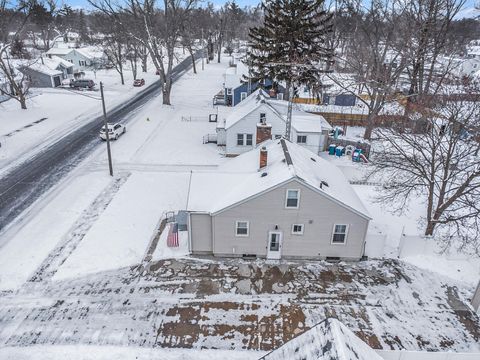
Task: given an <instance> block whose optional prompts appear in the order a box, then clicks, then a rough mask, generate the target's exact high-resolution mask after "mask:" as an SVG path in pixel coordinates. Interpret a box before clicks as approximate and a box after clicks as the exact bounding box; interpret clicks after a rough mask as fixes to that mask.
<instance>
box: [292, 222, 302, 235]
mask: <svg viewBox="0 0 480 360" xmlns="http://www.w3.org/2000/svg"><path fill="white" fill-rule="evenodd" d="M292 234H293V235H303V224H293V225H292Z"/></svg>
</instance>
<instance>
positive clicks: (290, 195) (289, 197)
mask: <svg viewBox="0 0 480 360" xmlns="http://www.w3.org/2000/svg"><path fill="white" fill-rule="evenodd" d="M285 197H286V199H285V207H286V208H289V209H298V205H299V203H300V190H297V189H288V190H287V193H286V196H285Z"/></svg>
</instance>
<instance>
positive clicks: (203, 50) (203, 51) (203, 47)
mask: <svg viewBox="0 0 480 360" xmlns="http://www.w3.org/2000/svg"><path fill="white" fill-rule="evenodd" d="M204 57H205V46H204V45H203V28H202V70H205V65H204Z"/></svg>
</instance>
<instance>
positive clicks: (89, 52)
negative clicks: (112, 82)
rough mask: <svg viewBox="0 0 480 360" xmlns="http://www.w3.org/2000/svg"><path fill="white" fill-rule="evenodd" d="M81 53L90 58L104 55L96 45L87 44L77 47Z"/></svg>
mask: <svg viewBox="0 0 480 360" xmlns="http://www.w3.org/2000/svg"><path fill="white" fill-rule="evenodd" d="M75 50H76V51H77V52H78V53H79V54H81V55H83V56H85V57H86V58H89V59H98V58H102V57H103V56H104V53H103V51H102V50H101V49H100V48H98V47H95V46H86V47H82V48H79V49H75Z"/></svg>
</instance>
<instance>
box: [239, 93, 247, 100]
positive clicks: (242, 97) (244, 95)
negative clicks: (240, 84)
mask: <svg viewBox="0 0 480 360" xmlns="http://www.w3.org/2000/svg"><path fill="white" fill-rule="evenodd" d="M246 98H247V93H246V92H242V93H240V101H243V100H245V99H246Z"/></svg>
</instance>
